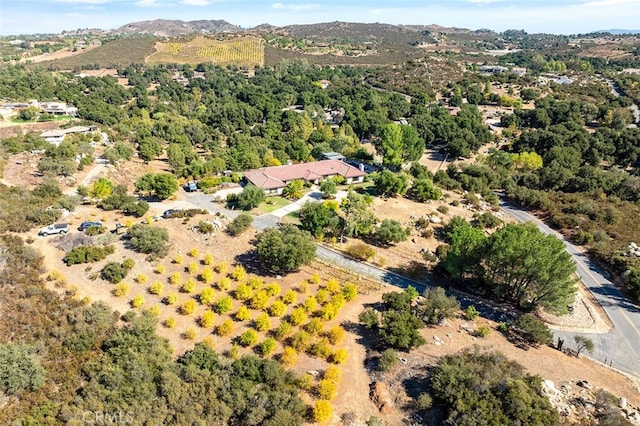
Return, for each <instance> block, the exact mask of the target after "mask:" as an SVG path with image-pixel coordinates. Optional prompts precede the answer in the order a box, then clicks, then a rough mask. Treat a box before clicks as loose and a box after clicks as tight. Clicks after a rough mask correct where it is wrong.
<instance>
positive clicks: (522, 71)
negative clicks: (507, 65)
mask: <svg viewBox="0 0 640 426" xmlns="http://www.w3.org/2000/svg"><path fill="white" fill-rule="evenodd" d="M511 72H513V73H514V74H516V75H525V74H526V73H527V69H526V68H521V67H513V68H512V69H511Z"/></svg>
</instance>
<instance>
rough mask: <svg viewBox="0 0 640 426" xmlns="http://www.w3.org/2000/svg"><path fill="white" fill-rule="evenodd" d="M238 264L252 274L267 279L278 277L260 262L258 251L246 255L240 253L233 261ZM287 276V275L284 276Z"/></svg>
mask: <svg viewBox="0 0 640 426" xmlns="http://www.w3.org/2000/svg"><path fill="white" fill-rule="evenodd" d="M233 260H234V261H235V262H236V263H239V264H240V265H242V266H243V267H244V269H245V271H247V272H248V273H250V274H254V275H260V276H265V277H275V276H276V275H278V274H277V273H275V272H273V271H271V270H269V269H268V268H267V267H266V266H264V264H263V263H262V262H261V261H260V258H259V257H258V253H257V252H256V250H250V251H247V252H245V253H240V254H238V255H237V256H236V257H234V259H233ZM282 275H285V274H282Z"/></svg>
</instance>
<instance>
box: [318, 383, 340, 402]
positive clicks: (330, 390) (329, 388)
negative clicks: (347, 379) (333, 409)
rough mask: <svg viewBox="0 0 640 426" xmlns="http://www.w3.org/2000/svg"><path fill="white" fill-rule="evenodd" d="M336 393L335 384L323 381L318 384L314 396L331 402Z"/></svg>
mask: <svg viewBox="0 0 640 426" xmlns="http://www.w3.org/2000/svg"><path fill="white" fill-rule="evenodd" d="M337 391H338V385H337V384H336V383H334V382H332V381H329V380H326V379H323V380H320V383H318V386H317V388H316V395H318V398H320V399H322V400H326V401H331V400H332V399H333V398H334V397H335V396H336V392H337Z"/></svg>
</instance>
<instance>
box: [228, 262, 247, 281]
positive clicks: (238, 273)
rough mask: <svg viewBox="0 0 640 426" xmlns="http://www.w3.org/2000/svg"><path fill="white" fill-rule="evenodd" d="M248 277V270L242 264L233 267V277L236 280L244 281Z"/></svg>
mask: <svg viewBox="0 0 640 426" xmlns="http://www.w3.org/2000/svg"><path fill="white" fill-rule="evenodd" d="M246 277H247V271H245V269H244V268H243V267H242V265H238V266H236V267H235V268H233V271H231V278H233V279H234V280H235V281H242V280H244V279H245V278H246Z"/></svg>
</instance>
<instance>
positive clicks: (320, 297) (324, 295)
mask: <svg viewBox="0 0 640 426" xmlns="http://www.w3.org/2000/svg"><path fill="white" fill-rule="evenodd" d="M330 295H331V294H330V293H329V291H328V290H327V289H326V288H321V289H320V290H318V292H317V293H316V300H317V301H318V303H320V304H324V303H326V302H328V301H329V296H330Z"/></svg>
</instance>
